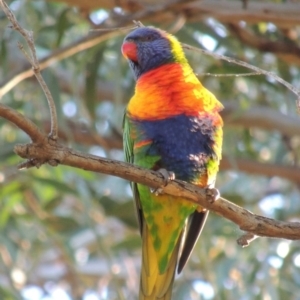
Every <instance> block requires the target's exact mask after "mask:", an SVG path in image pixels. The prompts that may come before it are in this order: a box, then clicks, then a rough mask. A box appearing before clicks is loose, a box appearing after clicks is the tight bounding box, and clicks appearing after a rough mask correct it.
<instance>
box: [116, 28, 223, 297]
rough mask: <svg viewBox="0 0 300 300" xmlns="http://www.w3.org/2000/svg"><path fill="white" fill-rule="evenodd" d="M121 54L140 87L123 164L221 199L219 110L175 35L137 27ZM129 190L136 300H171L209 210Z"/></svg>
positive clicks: (126, 124)
mask: <svg viewBox="0 0 300 300" xmlns="http://www.w3.org/2000/svg"><path fill="white" fill-rule="evenodd" d="M121 52H122V54H123V56H124V57H125V58H126V59H127V61H128V63H129V66H130V69H131V70H132V73H133V76H134V79H135V81H136V85H135V91H134V94H133V96H132V97H131V99H130V100H129V102H128V105H127V107H126V110H125V114H124V121H123V148H124V153H125V160H126V161H127V162H129V163H132V164H134V165H137V166H140V167H144V168H147V169H151V170H154V171H158V172H161V173H162V174H163V175H164V177H165V178H166V180H167V181H168V180H172V179H173V178H174V175H175V178H176V179H178V180H182V181H186V182H188V183H192V184H194V185H196V186H198V187H201V188H205V189H206V190H207V195H208V196H212V195H214V196H216V194H214V193H212V191H214V192H215V191H216V189H214V186H215V181H216V176H217V173H218V169H219V162H220V159H221V152H222V140H223V131H222V127H223V121H222V118H221V116H220V114H219V112H220V111H221V110H222V108H223V106H222V104H221V103H220V102H219V101H218V100H217V99H216V97H215V96H214V95H213V94H212V93H211V92H210V91H209V90H207V89H206V88H205V87H204V86H203V85H202V84H201V82H200V81H199V79H198V78H197V76H196V74H195V73H194V71H193V69H192V68H191V66H190V65H189V63H188V60H187V58H186V56H185V54H184V51H183V47H182V44H181V43H180V42H179V41H178V39H177V38H176V37H175V36H174V35H172V34H170V33H168V32H166V31H164V30H161V29H159V28H155V27H150V26H149V27H146V26H143V27H138V28H136V29H134V30H133V31H131V32H129V33H128V34H127V36H126V37H125V38H124V41H123V44H122V46H121ZM166 172H167V174H166ZM131 186H132V190H133V197H134V203H135V211H136V214H137V220H138V225H139V230H140V234H141V238H142V259H141V276H140V289H139V300H158V299H159V300H170V299H171V298H172V289H173V282H174V278H175V273H176V269H177V273H178V274H179V273H180V272H181V271H182V269H183V267H184V266H185V264H186V262H187V260H188V259H189V257H190V254H191V252H192V250H193V248H194V246H195V244H196V242H197V240H198V237H199V235H200V233H201V231H202V228H203V226H204V224H205V221H206V219H207V215H208V210H206V209H205V208H203V207H201V206H199V205H197V204H195V203H192V202H191V201H189V200H188V199H185V198H181V197H177V196H172V195H168V194H165V193H163V192H158V191H157V190H156V191H153V190H151V189H150V188H149V187H147V186H145V185H142V184H137V183H134V182H132V183H131ZM215 198H216V197H215Z"/></svg>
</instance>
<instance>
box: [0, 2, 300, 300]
mask: <svg viewBox="0 0 300 300" xmlns="http://www.w3.org/2000/svg"><path fill="white" fill-rule="evenodd" d="M8 4H9V6H10V8H11V9H12V10H13V12H14V13H15V15H16V17H17V19H18V21H19V22H20V23H21V25H22V26H23V27H25V28H26V29H29V30H33V32H34V37H35V44H36V48H37V53H38V56H39V58H40V59H41V67H42V68H43V69H44V71H43V72H42V73H43V76H44V78H45V80H46V82H47V84H48V86H49V88H50V90H51V92H52V94H53V97H54V100H55V103H56V105H57V110H58V117H59V130H60V132H59V136H60V141H61V142H62V143H64V144H65V145H68V146H69V147H72V148H74V149H77V150H80V151H82V152H85V153H92V154H96V155H99V156H102V157H107V158H112V159H117V160H123V152H122V116H123V112H124V109H125V106H126V103H127V102H128V100H129V98H130V96H131V95H132V93H133V89H134V80H133V77H132V75H131V72H130V70H129V67H128V65H127V63H126V61H125V60H124V59H123V58H122V56H121V53H120V46H121V44H122V40H123V38H124V36H125V35H126V31H120V30H114V31H98V32H94V31H90V30H91V29H96V28H109V27H110V28H111V27H119V26H132V20H140V21H142V22H143V23H144V24H145V25H153V26H157V27H160V28H163V29H165V30H167V31H169V32H172V33H173V34H175V35H176V36H177V37H178V39H179V40H180V41H182V42H184V43H188V44H190V45H193V46H196V47H199V48H203V49H206V50H209V51H212V52H215V53H217V54H223V55H228V56H231V57H235V58H238V59H241V60H243V61H246V62H248V63H250V64H253V65H255V66H258V67H260V68H262V69H264V70H268V71H272V72H275V73H276V74H278V75H279V76H280V77H282V78H283V79H285V80H286V81H288V82H289V83H291V84H293V85H294V86H295V87H297V88H300V85H299V82H300V68H299V66H300V2H299V1H281V0H277V1H275V0H274V1H264V2H262V1H238V0H231V1H230V0H227V1H219V0H211V1H199V0H194V1H192V0H191V1H158V0H147V1H146V0H144V1H142V0H118V1H117V0H116V1H108V0H98V1H92V0H89V1H82V0H61V1H46V0H37V1H29V0H17V1H8ZM18 41H21V42H23V40H22V38H21V37H20V35H19V34H18V33H16V32H14V31H13V30H12V29H10V28H9V23H8V21H7V19H6V17H5V15H4V13H3V11H1V10H0V97H1V101H2V103H4V104H6V105H9V106H10V107H12V108H14V109H16V110H18V111H19V112H21V113H23V114H24V115H26V116H27V117H29V118H30V119H31V120H32V121H34V122H35V123H36V124H38V126H39V127H40V128H41V129H42V130H43V131H45V132H49V109H48V106H47V103H46V99H45V97H44V95H43V92H42V90H41V88H40V86H39V84H38V83H37V81H36V79H35V78H34V77H31V75H32V72H31V70H30V69H31V68H30V66H29V65H28V63H27V62H26V60H25V58H24V57H23V55H22V53H21V52H20V51H19V49H18V47H17V42H18ZM186 54H187V56H188V59H189V61H190V63H191V65H192V67H193V69H194V70H195V72H196V73H197V74H198V75H199V78H200V80H201V81H202V82H203V84H204V85H205V86H206V87H207V88H208V89H210V90H211V91H212V92H213V93H214V94H215V95H216V96H217V98H218V99H219V100H220V101H221V102H222V103H223V104H224V106H225V109H224V111H223V113H222V116H223V118H224V122H225V127H224V130H225V134H224V146H223V152H224V158H223V161H222V164H221V171H220V173H219V176H218V180H217V187H218V188H219V189H220V191H221V194H222V196H223V197H225V198H227V199H229V200H230V201H233V202H234V203H236V204H238V205H240V206H242V207H244V208H246V209H249V210H251V211H252V212H254V213H257V214H261V215H264V216H267V217H270V218H275V219H277V220H284V221H299V220H300V191H299V187H300V167H299V163H300V118H299V115H298V114H297V109H296V105H295V96H294V95H293V94H292V93H291V92H290V91H289V90H287V89H286V88H285V87H284V86H282V85H280V84H278V83H277V82H276V81H275V80H274V79H273V78H272V77H265V76H262V75H259V76H246V75H244V73H249V72H251V71H250V70H247V69H244V68H242V67H239V66H237V65H234V64H231V63H228V62H225V61H222V60H218V59H216V58H212V57H210V56H206V55H204V54H199V53H196V52H193V51H188V52H187V53H186ZM216 74H217V75H218V77H216V76H214V75H216ZM228 74H229V75H230V74H234V75H235V74H242V75H241V76H238V77H236V76H224V75H228ZM220 75H222V76H220ZM28 142H29V138H28V137H27V136H26V134H24V133H23V132H21V131H20V130H18V129H17V128H16V127H15V126H13V125H12V124H10V123H8V122H7V121H5V120H4V119H0V299H5V300H10V299H13V300H14V299H27V300H28V299H29V300H41V299H43V300H57V299H59V300H70V299H74V300H77V299H78V300H79V299H83V300H102V299H103V300H105V299H110V300H113V299H135V298H136V295H137V289H138V284H139V270H140V255H141V253H140V246H141V242H140V237H139V234H138V230H137V223H136V219H135V215H134V211H133V202H132V194H131V190H130V187H129V184H128V182H126V181H124V180H121V179H119V178H115V177H112V176H104V175H101V174H96V173H91V172H86V171H84V170H78V169H73V168H70V167H65V166H58V167H56V168H53V167H50V166H42V167H41V168H40V169H29V170H24V171H17V169H16V165H17V164H18V163H20V162H21V161H22V160H21V159H20V158H19V157H18V156H16V155H15V154H14V152H13V147H14V145H15V144H17V143H28ZM241 234H242V232H241V231H240V230H239V229H238V227H237V226H236V225H235V224H233V223H231V222H229V221H228V220H226V219H223V218H221V217H219V216H218V215H215V214H214V213H211V214H210V217H209V220H208V222H207V224H206V226H205V230H204V232H203V234H202V236H201V239H200V240H199V242H198V244H197V246H196V248H195V250H194V252H193V255H192V257H191V259H190V261H189V264H188V265H187V267H186V268H185V269H184V271H183V273H182V274H181V275H180V276H178V278H177V280H176V284H175V293H174V300H181V299H186V300H199V299H205V300H210V299H243V300H247V299H264V300H269V299H270V300H271V299H272V300H277V299H291V300H294V299H300V245H299V241H294V242H292V241H287V240H276V239H268V238H260V239H257V240H256V241H254V242H253V243H251V245H250V246H249V247H247V248H241V247H239V246H238V245H237V244H236V239H237V238H238V237H240V235H241Z"/></svg>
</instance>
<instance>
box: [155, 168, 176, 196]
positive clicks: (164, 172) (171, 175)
mask: <svg viewBox="0 0 300 300" xmlns="http://www.w3.org/2000/svg"><path fill="white" fill-rule="evenodd" d="M157 172H158V173H160V174H161V175H162V176H163V178H164V184H163V186H161V187H159V188H156V189H150V191H151V193H153V194H155V195H156V196H158V195H160V194H162V193H163V188H164V187H165V186H167V184H168V183H169V182H170V181H172V180H174V179H175V173H174V172H172V171H168V170H166V169H158V170H157Z"/></svg>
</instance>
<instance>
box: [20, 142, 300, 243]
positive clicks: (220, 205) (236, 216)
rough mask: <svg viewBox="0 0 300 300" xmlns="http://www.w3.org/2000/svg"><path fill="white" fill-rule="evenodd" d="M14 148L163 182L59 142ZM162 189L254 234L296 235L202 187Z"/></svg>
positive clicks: (297, 228)
mask: <svg viewBox="0 0 300 300" xmlns="http://www.w3.org/2000/svg"><path fill="white" fill-rule="evenodd" d="M15 152H16V153H17V154H18V155H19V156H21V157H23V158H26V159H34V160H37V161H42V162H43V163H44V162H47V161H51V164H52V162H53V161H56V162H57V163H59V164H62V165H66V166H71V167H76V168H81V169H84V170H88V171H93V172H99V173H104V174H109V175H114V176H118V177H121V178H123V179H126V180H130V181H134V182H137V183H140V184H144V185H147V186H149V187H152V188H159V187H163V186H164V178H163V177H162V175H161V174H159V173H158V172H155V171H151V170H146V169H143V168H140V167H137V166H133V165H130V164H127V163H124V162H119V161H115V160H109V159H105V158H100V157H97V156H94V155H87V154H83V153H80V152H78V151H75V150H72V149H70V148H67V147H63V146H61V145H59V144H53V143H51V144H46V143H45V144H44V145H37V144H28V145H17V146H16V147H15ZM163 190H164V192H165V193H167V194H170V195H174V196H178V197H183V198H187V199H189V200H191V201H192V202H194V203H196V204H199V205H201V206H203V207H205V208H207V209H209V210H211V211H214V212H216V213H217V214H219V215H220V216H222V217H224V218H227V219H229V220H231V221H232V222H234V223H236V224H237V225H239V227H240V229H241V230H244V231H247V232H250V233H253V234H254V235H258V236H265V237H277V238H286V239H291V240H296V239H300V223H299V222H283V221H275V220H273V219H269V218H265V217H262V216H258V215H255V214H253V213H251V212H250V211H248V210H246V209H243V208H241V207H239V206H237V205H235V204H233V203H231V202H229V201H227V200H225V199H222V198H221V199H219V200H217V201H216V202H215V203H213V204H210V203H209V202H208V201H206V193H205V189H201V188H199V187H197V186H195V185H193V184H189V183H186V182H182V181H178V180H175V181H174V182H171V183H170V184H168V185H167V186H166V187H163Z"/></svg>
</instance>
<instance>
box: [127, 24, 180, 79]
mask: <svg viewBox="0 0 300 300" xmlns="http://www.w3.org/2000/svg"><path fill="white" fill-rule="evenodd" d="M122 53H123V55H124V56H125V57H126V58H127V59H128V61H129V65H130V67H131V69H132V71H133V73H134V76H135V78H136V79H138V78H139V77H140V76H141V75H142V74H144V73H146V72H148V71H150V70H152V69H155V68H157V67H160V66H161V65H164V64H168V63H172V62H186V59H185V56H184V54H183V51H182V48H181V45H180V43H179V42H178V41H177V39H176V38H175V37H173V36H172V35H171V34H168V33H166V32H164V31H162V30H159V29H156V28H151V27H141V28H138V29H135V30H134V31H132V32H130V33H129V34H128V35H127V36H126V37H125V39H124V43H123V45H122Z"/></svg>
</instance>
